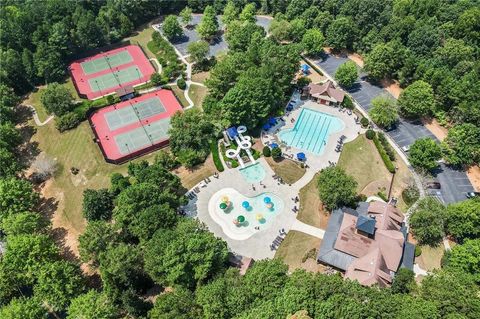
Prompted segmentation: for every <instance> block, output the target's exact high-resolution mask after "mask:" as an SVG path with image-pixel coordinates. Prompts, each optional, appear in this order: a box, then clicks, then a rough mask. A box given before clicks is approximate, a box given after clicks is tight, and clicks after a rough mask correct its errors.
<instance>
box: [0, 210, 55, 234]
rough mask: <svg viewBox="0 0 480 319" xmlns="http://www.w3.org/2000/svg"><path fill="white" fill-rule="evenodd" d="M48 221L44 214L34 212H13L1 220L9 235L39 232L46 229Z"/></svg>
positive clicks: (4, 229) (5, 231) (2, 226)
mask: <svg viewBox="0 0 480 319" xmlns="http://www.w3.org/2000/svg"><path fill="white" fill-rule="evenodd" d="M48 225H49V223H48V221H47V220H46V219H45V218H43V216H42V215H40V214H38V213H32V212H22V213H17V214H11V215H8V216H7V217H5V218H4V219H3V220H2V222H1V228H2V229H3V232H4V233H5V234H6V235H7V236H16V235H29V234H38V233H41V232H43V231H45V230H46V227H47V226H48Z"/></svg>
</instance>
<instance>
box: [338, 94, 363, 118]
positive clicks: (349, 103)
mask: <svg viewBox="0 0 480 319" xmlns="http://www.w3.org/2000/svg"><path fill="white" fill-rule="evenodd" d="M342 106H343V107H344V108H346V109H349V110H353V109H354V108H355V106H354V105H353V102H352V99H351V98H350V97H349V96H348V95H345V97H344V98H343V102H342ZM367 125H368V123H367Z"/></svg>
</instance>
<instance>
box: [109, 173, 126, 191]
mask: <svg viewBox="0 0 480 319" xmlns="http://www.w3.org/2000/svg"><path fill="white" fill-rule="evenodd" d="M128 186H130V180H129V179H128V177H125V176H123V175H122V174H120V173H113V174H112V176H110V193H111V194H112V195H113V196H116V195H118V194H120V192H121V191H123V190H124V189H126V188H127V187H128Z"/></svg>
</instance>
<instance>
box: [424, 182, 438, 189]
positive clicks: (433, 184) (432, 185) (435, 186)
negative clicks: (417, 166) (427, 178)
mask: <svg viewBox="0 0 480 319" xmlns="http://www.w3.org/2000/svg"><path fill="white" fill-rule="evenodd" d="M426 186H427V188H430V189H440V188H442V185H441V184H440V183H439V182H428V183H427V184H426Z"/></svg>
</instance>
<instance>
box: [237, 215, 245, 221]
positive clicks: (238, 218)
mask: <svg viewBox="0 0 480 319" xmlns="http://www.w3.org/2000/svg"><path fill="white" fill-rule="evenodd" d="M237 221H238V222H239V223H243V222H244V221H245V216H243V215H240V216H238V217H237Z"/></svg>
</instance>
